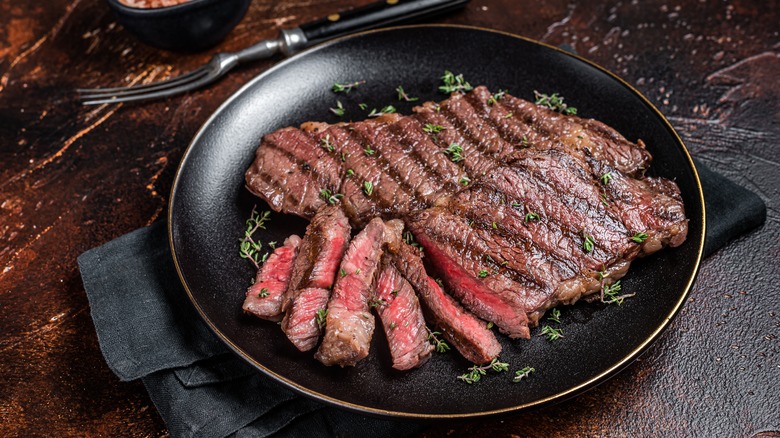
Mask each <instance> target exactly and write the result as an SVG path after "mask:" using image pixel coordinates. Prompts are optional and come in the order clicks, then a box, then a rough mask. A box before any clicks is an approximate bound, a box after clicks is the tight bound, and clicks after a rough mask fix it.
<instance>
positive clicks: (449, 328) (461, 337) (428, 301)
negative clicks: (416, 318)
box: [391, 243, 501, 364]
mask: <svg viewBox="0 0 780 438" xmlns="http://www.w3.org/2000/svg"><path fill="white" fill-rule="evenodd" d="M391 257H392V262H393V265H394V266H395V267H396V268H397V269H398V270H399V271H400V272H401V275H403V276H404V278H405V279H406V280H407V281H409V283H410V284H411V285H412V287H413V288H414V289H415V291H417V293H418V295H419V296H420V298H421V301H422V304H423V307H424V311H425V315H426V318H427V319H428V320H429V321H431V322H432V323H433V326H434V327H436V328H437V329H438V330H440V331H441V333H442V335H443V336H444V339H446V340H447V341H448V342H449V343H450V344H452V346H454V347H455V349H456V350H458V352H459V353H460V354H461V355H462V356H463V357H464V358H466V360H468V361H470V362H473V363H477V364H484V363H487V362H490V361H491V360H493V359H494V358H496V357H498V355H499V354H500V353H501V344H499V343H498V340H497V339H496V336H495V334H493V332H491V331H490V330H488V329H487V326H486V324H485V323H484V322H483V321H480V320H479V319H477V318H476V317H475V316H474V315H472V314H471V313H469V312H467V311H466V310H464V309H463V307H461V305H460V304H458V303H457V302H456V301H455V300H454V299H452V297H450V296H449V295H447V294H446V293H444V291H443V290H442V289H441V287H439V285H438V284H437V283H436V282H435V281H434V280H433V279H432V278H431V277H429V276H428V274H427V273H426V271H425V267H424V266H423V261H422V259H421V258H420V252H419V251H417V250H416V249H414V248H412V247H411V246H409V245H407V244H405V243H400V244H399V245H398V250H397V251H395V252H391Z"/></svg>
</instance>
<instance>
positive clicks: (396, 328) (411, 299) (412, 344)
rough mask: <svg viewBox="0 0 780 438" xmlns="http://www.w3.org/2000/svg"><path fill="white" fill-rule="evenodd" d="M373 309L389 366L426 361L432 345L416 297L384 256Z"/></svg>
mask: <svg viewBox="0 0 780 438" xmlns="http://www.w3.org/2000/svg"><path fill="white" fill-rule="evenodd" d="M376 299H377V301H378V302H379V305H378V306H377V313H378V314H379V319H380V320H381V321H382V327H383V328H384V330H385V335H386V337H387V342H388V344H389V346H390V355H391V357H392V358H393V368H395V369H397V370H409V369H412V368H417V367H419V366H421V365H422V364H424V363H425V362H427V361H428V359H430V357H431V352H432V351H433V345H431V343H430V342H428V332H427V329H426V326H425V319H424V318H423V313H422V309H421V308H420V301H419V300H418V299H417V295H416V294H415V292H414V290H413V289H412V286H411V285H410V284H409V282H408V281H406V279H404V278H403V276H402V275H401V273H400V272H398V270H397V269H396V268H395V267H394V266H393V265H392V264H391V263H390V262H389V257H384V259H383V263H382V269H381V271H380V273H379V277H378V280H377V286H376Z"/></svg>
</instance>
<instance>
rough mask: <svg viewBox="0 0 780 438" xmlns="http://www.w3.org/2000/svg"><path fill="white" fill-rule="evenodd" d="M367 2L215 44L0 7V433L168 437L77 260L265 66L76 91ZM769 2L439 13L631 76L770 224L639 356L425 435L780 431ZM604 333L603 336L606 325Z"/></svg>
mask: <svg viewBox="0 0 780 438" xmlns="http://www.w3.org/2000/svg"><path fill="white" fill-rule="evenodd" d="M365 3H367V2H366V1H365V0H363V1H356V0H352V1H350V0H323V1H311V0H289V1H271V0H254V3H253V4H252V6H251V9H250V10H249V12H248V14H247V16H246V17H245V19H244V20H243V21H242V22H241V23H240V24H239V26H238V27H237V28H236V29H235V30H234V31H233V32H232V33H231V34H230V35H229V36H228V38H227V40H226V41H225V42H224V43H222V44H221V45H220V46H218V47H216V48H214V49H212V50H211V51H209V52H208V53H201V54H195V55H179V54H173V53H166V52H162V51H159V50H155V49H153V48H150V47H147V46H145V45H143V44H141V43H139V42H137V41H136V40H135V39H134V38H133V37H132V36H131V35H130V34H128V33H127V32H126V31H125V30H124V29H122V27H121V26H119V25H117V24H116V23H115V20H114V18H113V16H112V15H111V13H110V11H109V10H108V8H107V5H106V4H105V2H104V1H101V0H47V1H43V2H33V1H22V2H11V1H4V2H2V3H0V333H1V334H0V435H2V436H24V437H27V436H40V435H47V436H63V435H90V436H98V435H103V436H127V435H132V436H163V435H166V434H167V432H166V428H165V424H164V423H163V422H162V420H161V419H160V417H159V415H158V414H157V411H156V410H155V408H154V406H153V405H152V404H151V402H150V401H149V398H148V396H147V395H146V391H145V390H144V387H143V385H142V384H141V383H140V382H134V383H120V382H119V381H118V379H117V378H116V377H115V376H114V375H113V374H112V373H111V371H110V370H109V369H108V367H107V366H106V364H105V362H104V361H103V358H102V356H101V354H100V351H99V348H98V343H97V339H96V336H95V332H94V328H93V326H92V322H91V320H90V315H89V307H88V304H87V299H86V297H85V294H84V290H83V286H82V283H81V279H80V277H79V272H78V270H77V267H76V257H77V256H78V255H79V254H80V253H81V252H83V251H85V250H87V249H89V248H91V247H94V246H97V245H100V244H102V243H104V242H107V241H108V240H111V239H113V238H115V237H117V236H120V235H122V234H124V233H126V232H129V231H131V230H133V229H136V228H138V227H141V226H144V225H147V224H149V223H151V222H153V221H154V220H156V219H157V218H159V217H160V216H161V215H164V213H165V211H166V208H167V198H168V192H169V190H170V186H171V183H172V180H173V177H174V173H175V170H176V167H177V164H178V161H179V159H180V157H181V156H182V153H183V152H184V150H185V148H186V146H187V144H188V143H189V141H190V139H191V138H192V136H193V135H194V134H195V132H196V131H197V129H198V128H199V127H200V125H201V124H202V123H203V122H204V121H205V120H206V118H207V117H208V116H209V114H211V113H212V111H213V110H214V109H216V107H217V106H218V105H219V104H220V103H221V102H222V101H223V100H224V99H226V98H227V97H228V96H229V95H230V94H231V93H233V92H234V91H235V90H237V89H238V88H239V87H240V86H241V85H242V84H243V83H245V82H246V81H247V80H249V79H250V78H252V77H253V76H255V75H256V74H258V73H260V72H262V71H263V70H264V69H266V68H268V67H269V66H270V65H272V64H273V62H275V61H278V59H276V60H271V61H266V62H259V63H257V64H254V65H251V66H248V67H246V68H243V69H241V70H239V71H236V72H234V73H232V74H231V75H230V76H229V77H227V78H226V79H225V80H223V81H221V82H220V83H218V84H217V85H215V86H213V87H211V88H208V89H206V90H203V91H200V92H197V93H193V94H190V95H186V96H182V97H177V98H173V99H170V100H167V101H158V102H153V103H148V104H144V105H112V106H99V107H89V108H88V107H82V106H80V105H79V103H77V101H76V100H75V99H74V94H73V93H72V90H73V89H74V88H76V87H85V86H109V85H115V84H126V83H128V82H132V81H149V80H153V79H158V78H163V77H166V76H168V75H173V74H177V73H179V72H181V71H187V70H189V69H191V68H194V67H195V66H198V65H200V64H201V63H202V62H205V61H206V60H207V59H208V58H209V57H210V55H211V54H212V53H214V52H216V51H220V50H235V49H239V48H243V47H245V46H248V45H250V44H251V43H253V42H255V41H257V40H259V39H262V38H270V37H274V36H275V35H276V30H277V28H278V27H280V26H294V25H296V24H299V23H302V22H305V21H307V20H309V19H312V18H314V17H318V16H322V15H327V14H328V13H330V12H332V11H335V10H338V9H341V8H345V7H348V6H352V5H358V4H365ZM779 9H780V6H779V5H778V1H777V0H769V1H765V0H755V1H747V0H725V1H693V0H690V1H680V0H678V1H669V0H640V1H638V0H633V1H616V0H607V1H600V2H596V1H590V2H588V1H563V0H551V1H543V0H529V1H522V2H520V1H516V0H472V1H471V3H470V4H469V5H468V6H467V8H466V10H465V11H463V12H460V13H457V14H455V15H452V16H450V17H447V18H446V19H442V20H440V21H441V22H448V23H465V24H470V25H476V26H483V27H488V28H495V29H500V30H504V31H508V32H513V33H517V34H520V35H524V36H528V37H531V38H534V39H538V40H542V41H545V42H547V43H550V44H554V45H558V44H563V43H566V44H569V45H570V46H572V47H574V48H575V49H576V50H577V51H578V52H579V53H580V54H581V55H583V56H585V57H587V58H589V59H591V60H593V61H595V62H597V63H599V64H601V65H602V66H604V67H606V68H608V69H610V70H612V71H614V72H615V73H617V74H618V75H620V76H622V77H623V78H625V79H626V80H627V81H628V82H629V83H632V84H634V85H635V86H636V87H637V88H638V89H639V90H640V91H642V92H643V93H644V94H645V95H646V96H648V97H649V98H650V100H651V101H653V102H654V103H655V104H656V105H657V106H658V107H659V108H660V109H661V111H662V112H664V113H665V114H666V115H667V116H668V117H669V119H670V121H671V122H672V124H673V125H674V126H675V127H676V128H677V129H678V131H679V132H680V134H681V136H682V137H683V139H684V140H685V142H686V144H687V145H688V147H689V148H690V150H691V151H692V153H693V154H694V155H695V156H697V157H699V158H700V159H701V160H702V161H703V162H705V163H707V164H708V165H709V166H711V167H712V168H714V169H716V170H717V171H719V172H721V173H723V174H725V175H727V176H728V177H729V178H731V179H732V180H734V181H737V182H739V183H741V184H743V185H745V186H747V187H749V188H750V189H752V190H754V191H755V192H756V193H758V194H759V195H760V196H761V197H762V198H763V199H764V200H765V201H766V203H767V205H768V208H769V216H768V219H767V222H766V224H765V225H764V226H763V228H761V229H759V230H757V231H754V232H752V233H750V234H748V235H746V236H744V237H742V238H740V239H738V240H737V241H735V242H733V243H732V244H731V245H730V246H728V247H727V248H725V249H723V250H721V251H719V252H718V253H716V254H715V255H714V256H712V257H710V258H709V259H707V260H706V261H705V262H704V263H703V265H702V268H701V274H700V275H699V279H698V281H697V284H696V287H695V289H694V290H693V292H692V294H691V297H690V300H689V302H688V303H687V304H686V306H685V307H684V308H683V310H682V312H681V314H680V315H679V316H678V317H677V318H676V319H675V321H674V322H673V324H672V325H671V326H670V328H669V330H668V331H666V333H665V334H664V335H663V336H662V337H661V339H660V340H659V341H658V342H657V343H656V344H655V345H654V346H653V347H652V348H650V350H649V351H648V352H647V353H646V354H645V355H644V356H643V357H642V358H641V359H640V360H638V361H637V362H636V363H634V364H633V365H631V366H630V367H629V368H628V369H626V370H625V371H624V372H623V373H621V374H620V375H618V376H617V377H615V378H613V379H612V380H610V381H608V382H606V383H605V384H603V385H601V386H600V387H598V388H596V389H594V390H592V391H590V392H588V393H586V394H585V395H582V396H580V397H578V398H577V399H575V400H571V401H568V402H565V403H562V404H559V405H557V406H553V407H548V408H544V409H541V410H537V411H533V412H527V413H524V414H521V415H518V416H515V417H509V418H505V419H503V420H487V421H472V422H468V423H463V424H446V425H436V426H433V427H432V428H431V429H430V430H429V431H428V432H426V435H427V436H432V437H445V436H459V437H466V436H484V437H493V436H526V435H542V436H572V435H610V436H613V435H618V436H624V435H632V436H633V435H645V436H649V435H665V436H680V435H690V436H715V435H717V436H752V435H765V436H769V435H775V434H777V433H778V432H777V431H778V430H780V360H779V358H778V336H779V335H780V329H779V328H778V327H780V286H778V277H780V275H779V274H780V268H778V265H780V243H778V242H780V239H779V238H778V236H779V235H780V214H779V212H778V202H780V165H779V163H780V158H778V156H780V147H778V146H779V145H780V141H779V140H778V138H779V137H780V126H779V125H780V105H778V100H780V58H779V54H778V51H779V50H780V36H779V35H778V31H779V30H780V24H779V23H780V14H779V12H780V11H779ZM605 335H607V334H605Z"/></svg>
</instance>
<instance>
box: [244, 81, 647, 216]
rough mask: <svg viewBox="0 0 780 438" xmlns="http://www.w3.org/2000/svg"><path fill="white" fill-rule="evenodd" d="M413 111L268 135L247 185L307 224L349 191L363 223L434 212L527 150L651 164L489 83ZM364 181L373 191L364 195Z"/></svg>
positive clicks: (587, 123)
mask: <svg viewBox="0 0 780 438" xmlns="http://www.w3.org/2000/svg"><path fill="white" fill-rule="evenodd" d="M415 112H416V113H415V114H414V115H411V116H398V115H395V114H393V115H391V116H393V117H384V118H380V119H379V120H368V121H360V122H354V123H348V124H347V123H341V124H336V125H328V124H324V123H307V124H304V126H303V129H296V128H284V129H281V130H279V131H276V132H274V133H271V134H268V135H266V136H265V137H264V138H263V141H262V143H261V145H260V147H259V148H258V149H257V153H256V157H255V161H254V162H253V163H252V165H251V166H250V168H249V169H248V170H247V172H246V184H247V188H249V190H250V191H252V192H253V193H255V194H256V195H258V196H260V197H262V198H263V199H265V200H266V201H267V202H268V204H269V205H270V206H271V208H273V209H274V210H276V211H282V212H285V213H292V214H296V215H299V216H303V217H306V218H311V217H312V216H313V215H314V213H315V212H316V211H317V210H318V209H319V208H320V207H321V206H323V205H325V204H326V203H327V202H328V199H326V198H329V197H330V196H333V195H343V198H340V201H341V204H342V207H343V208H344V211H345V212H346V214H347V216H348V217H349V219H350V221H351V222H352V224H353V225H355V226H362V225H364V224H366V223H367V222H368V221H369V220H370V219H371V218H373V217H375V216H381V217H382V218H384V219H391V218H402V217H405V216H406V215H407V214H409V213H410V212H412V211H416V210H420V209H422V208H425V207H429V206H432V205H433V204H434V202H435V201H436V200H437V199H439V198H440V197H442V196H445V195H449V194H452V193H454V192H456V191H457V190H458V189H459V183H461V184H466V183H467V182H468V181H469V180H470V181H476V180H477V179H479V178H481V177H482V176H483V175H484V174H487V173H489V172H490V170H491V169H493V168H494V167H496V166H498V165H499V164H501V163H503V161H504V159H505V158H506V157H507V156H509V154H512V153H513V152H515V151H518V150H521V149H525V148H531V149H538V150H549V149H554V150H560V151H563V152H566V153H567V154H573V155H577V156H579V157H581V158H582V157H583V155H584V153H585V152H584V151H585V150H588V151H589V152H590V154H592V155H593V157H595V159H597V160H600V161H603V162H604V163H606V164H608V165H609V166H611V167H614V168H615V169H618V170H620V171H622V172H624V173H625V174H627V175H629V176H640V175H641V174H642V172H644V169H647V168H648V166H649V165H650V155H649V154H648V153H647V151H646V150H645V149H644V145H643V144H642V143H641V142H639V143H638V144H634V143H631V142H629V141H627V140H626V139H625V138H623V137H622V136H621V135H620V134H619V133H617V132H616V131H615V130H613V129H612V128H609V127H608V126H606V125H604V124H602V123H600V122H597V121H594V120H584V119H581V118H579V117H575V116H564V115H561V114H559V113H557V112H554V111H551V110H549V109H546V108H542V107H540V106H538V105H535V104H533V103H530V102H527V101H525V100H522V99H518V98H515V97H512V96H510V95H508V94H506V95H504V97H503V98H501V99H492V96H491V93H490V91H488V90H487V88H485V87H477V88H476V89H474V91H472V92H470V93H468V94H454V95H453V96H452V97H450V98H449V99H447V100H445V101H443V102H441V103H440V104H438V103H432V102H429V103H426V104H424V105H421V106H419V107H417V108H415ZM508 116H509V117H508ZM452 145H456V146H458V147H460V148H461V152H460V153H459V156H455V155H454V154H452V153H449V154H448V153H446V152H445V151H447V150H448V149H449V148H450V147H451V146H452ZM366 182H370V183H371V184H372V187H373V189H372V190H371V191H370V192H368V191H365V190H364V189H363V185H364V183H366ZM323 190H327V192H322V191H323ZM327 193H330V195H327V196H326V194H327ZM333 199H334V200H335V199H336V198H333Z"/></svg>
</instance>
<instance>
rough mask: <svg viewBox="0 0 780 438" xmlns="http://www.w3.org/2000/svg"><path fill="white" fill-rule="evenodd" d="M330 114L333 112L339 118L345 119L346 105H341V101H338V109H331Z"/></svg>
mask: <svg viewBox="0 0 780 438" xmlns="http://www.w3.org/2000/svg"><path fill="white" fill-rule="evenodd" d="M330 112H332V113H333V114H335V115H337V116H339V117H344V105H342V104H341V101H340V100H337V101H336V107H335V108H330Z"/></svg>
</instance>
